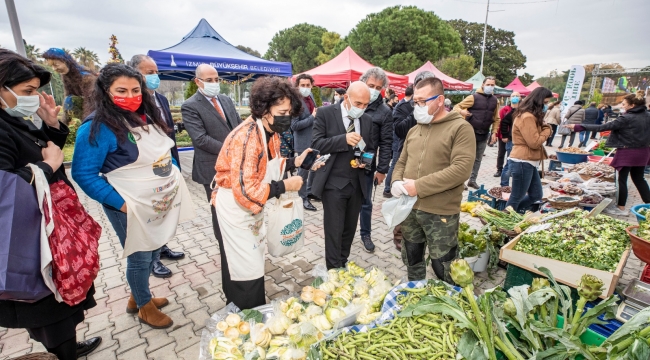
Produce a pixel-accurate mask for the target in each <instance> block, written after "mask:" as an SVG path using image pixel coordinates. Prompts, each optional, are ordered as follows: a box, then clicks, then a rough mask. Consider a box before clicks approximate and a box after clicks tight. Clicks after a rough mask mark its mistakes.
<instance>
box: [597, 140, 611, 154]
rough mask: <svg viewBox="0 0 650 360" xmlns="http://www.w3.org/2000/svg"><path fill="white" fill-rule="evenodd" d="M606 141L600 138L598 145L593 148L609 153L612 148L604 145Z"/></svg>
mask: <svg viewBox="0 0 650 360" xmlns="http://www.w3.org/2000/svg"><path fill="white" fill-rule="evenodd" d="M606 142H607V141H605V140H601V141H600V143H599V144H598V147H597V148H595V149H594V150H602V151H603V152H604V153H605V155H607V154H609V152H610V151H612V148H608V147H605V143H606Z"/></svg>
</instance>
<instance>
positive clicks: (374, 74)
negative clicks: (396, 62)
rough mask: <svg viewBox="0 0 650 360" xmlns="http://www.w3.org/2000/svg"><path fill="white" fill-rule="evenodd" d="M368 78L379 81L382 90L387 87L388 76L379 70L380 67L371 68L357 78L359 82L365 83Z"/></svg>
mask: <svg viewBox="0 0 650 360" xmlns="http://www.w3.org/2000/svg"><path fill="white" fill-rule="evenodd" d="M370 78H375V79H377V80H381V82H382V84H383V85H382V86H381V87H382V88H386V87H388V76H386V72H385V71H384V70H383V69H382V68H380V67H373V68H370V69H368V70H366V72H365V73H363V75H361V77H360V78H359V81H362V82H364V83H365V82H366V81H368V80H370Z"/></svg>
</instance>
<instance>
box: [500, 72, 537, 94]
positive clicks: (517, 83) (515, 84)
mask: <svg viewBox="0 0 650 360" xmlns="http://www.w3.org/2000/svg"><path fill="white" fill-rule="evenodd" d="M504 89H508V90H512V91H516V92H518V93H520V94H521V95H522V96H528V95H529V94H530V92H531V90H529V89H527V88H526V87H525V86H524V84H522V83H521V80H519V78H518V77H516V78H515V79H514V80H512V82H511V83H510V84H508V86H504Z"/></svg>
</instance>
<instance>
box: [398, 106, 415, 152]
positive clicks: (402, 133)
mask: <svg viewBox="0 0 650 360" xmlns="http://www.w3.org/2000/svg"><path fill="white" fill-rule="evenodd" d="M416 124H417V121H415V117H413V103H412V102H411V101H403V100H402V101H401V102H400V103H398V104H397V106H395V109H394V110H393V131H394V132H395V136H397V138H398V139H399V143H398V145H397V150H396V151H402V148H403V147H404V139H406V135H408V133H409V130H411V128H412V127H414V126H415V125H416ZM393 150H395V149H394V148H393Z"/></svg>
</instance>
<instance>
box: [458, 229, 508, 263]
mask: <svg viewBox="0 0 650 360" xmlns="http://www.w3.org/2000/svg"><path fill="white" fill-rule="evenodd" d="M507 238H508V237H507V236H506V235H504V234H503V233H502V232H500V231H499V229H498V228H497V227H496V225H491V226H485V227H483V229H481V230H480V231H476V230H475V229H470V227H469V224H467V223H460V227H459V229H458V247H459V255H458V256H459V257H460V258H467V257H473V256H478V255H479V254H481V253H483V252H484V251H485V249H487V250H488V252H489V254H490V261H489V263H488V270H494V269H496V268H497V264H498V263H499V252H498V248H499V247H501V246H503V244H504V242H505V240H506V239H507Z"/></svg>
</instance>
